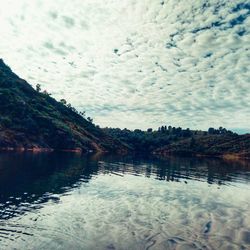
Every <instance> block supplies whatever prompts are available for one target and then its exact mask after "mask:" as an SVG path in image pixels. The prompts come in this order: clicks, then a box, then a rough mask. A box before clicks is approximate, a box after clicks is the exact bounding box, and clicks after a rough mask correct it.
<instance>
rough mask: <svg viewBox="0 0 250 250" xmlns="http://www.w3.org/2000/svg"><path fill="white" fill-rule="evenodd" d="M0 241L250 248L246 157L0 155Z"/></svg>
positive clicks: (6, 245) (49, 245)
mask: <svg viewBox="0 0 250 250" xmlns="http://www.w3.org/2000/svg"><path fill="white" fill-rule="evenodd" d="M0 249H25V250H26V249H46V250H47V249H71V250H74V249H109V250H114V249H129V250H131V249H136V250H137V249H250V164H249V162H223V161H221V160H211V159H210V160H208V159H194V158H171V159H169V160H165V161H163V160H156V159H145V158H144V159H142V158H134V157H117V156H97V155H94V156H81V155H77V154H69V153H67V154H62V153H61V154H59V153H51V154H31V153H23V154H18V153H1V154H0Z"/></svg>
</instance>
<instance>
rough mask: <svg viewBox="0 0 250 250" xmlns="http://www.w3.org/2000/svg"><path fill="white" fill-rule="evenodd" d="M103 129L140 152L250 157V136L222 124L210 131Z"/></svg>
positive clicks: (173, 128)
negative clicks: (227, 128)
mask: <svg viewBox="0 0 250 250" xmlns="http://www.w3.org/2000/svg"><path fill="white" fill-rule="evenodd" d="M104 131H105V132H106V133H108V134H109V135H110V136H112V137H114V138H117V139H119V140H121V141H123V142H125V143H126V144H128V145H129V146H130V147H131V148H133V150H134V151H135V152H137V153H144V154H145V153H146V154H154V155H160V156H167V155H183V156H184V155H185V156H197V155H199V156H213V157H231V158H232V157H240V158H250V135H249V134H246V135H238V134H235V133H233V132H232V131H229V130H226V129H225V128H222V127H220V128H219V129H214V128H209V129H208V131H200V130H191V129H189V128H187V129H182V128H180V127H179V128H175V127H171V126H168V127H167V126H162V127H160V128H159V129H158V130H156V131H154V130H152V129H148V130H147V131H142V130H139V129H136V130H134V131H131V130H128V129H119V128H116V129H114V128H104Z"/></svg>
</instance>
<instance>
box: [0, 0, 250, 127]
mask: <svg viewBox="0 0 250 250" xmlns="http://www.w3.org/2000/svg"><path fill="white" fill-rule="evenodd" d="M249 27H250V4H248V3H247V1H243V0H234V1H228V0H225V1H223V0H210V1H208V0H204V1H203V0H200V1H198V0H180V1H176V0H168V1H167V0H162V1H161V0H159V1H158V0H140V1H135V0H125V1H115V0H106V1H102V0H85V1H82V0H71V1H66V0H56V1H50V0H43V1H40V0H33V1H30V0H21V1H16V0H5V1H2V3H1V9H0V30H1V40H0V56H1V57H2V58H3V59H4V60H5V61H6V62H7V63H8V64H9V65H10V66H11V67H12V68H13V70H15V71H16V72H17V73H18V74H19V75H21V76H22V77H24V78H26V79H27V80H28V81H29V82H30V83H31V84H33V85H35V84H36V83H41V84H42V87H43V88H45V89H47V90H48V91H49V92H51V93H52V94H53V96H54V97H55V98H57V99H60V98H65V99H67V100H68V101H69V102H71V103H72V104H73V105H74V106H76V107H77V108H78V109H79V110H86V111H87V113H88V114H89V115H91V116H92V117H94V120H95V122H97V123H98V124H100V125H101V126H114V127H117V126H119V127H128V128H146V127H157V126H159V125H161V124H163V123H166V124H172V125H175V126H183V127H192V128H201V129H205V128H207V127H208V126H214V127H217V126H220V125H222V126H225V127H228V128H238V129H244V128H250V90H249V83H250V75H249V72H250V68H249V67H250V66H249V65H250V63H249V58H250V50H249V49H250V36H249Z"/></svg>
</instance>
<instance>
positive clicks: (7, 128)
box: [0, 59, 128, 152]
mask: <svg viewBox="0 0 250 250" xmlns="http://www.w3.org/2000/svg"><path fill="white" fill-rule="evenodd" d="M0 148H1V149H10V148H19V149H32V150H34V149H37V150H38V149H56V150H76V149H78V150H79V149H81V150H83V151H89V150H93V151H113V152H126V151H127V150H128V148H127V146H126V145H124V144H123V143H121V142H120V141H119V140H117V139H113V138H112V137H111V136H109V135H107V134H105V133H104V132H103V131H102V130H101V129H100V128H98V127H96V126H95V125H94V124H92V123H91V122H89V121H88V120H86V119H84V118H83V117H82V116H81V115H79V114H78V113H77V112H76V111H75V110H74V109H73V108H71V107H67V106H66V105H64V104H63V103H61V102H57V101H56V100H55V99H53V98H52V97H50V96H49V95H48V94H47V93H46V92H42V93H41V92H38V91H36V90H34V89H33V88H32V87H31V85H29V84H28V83H27V82H26V81H25V80H23V79H21V78H19V77H18V76H17V75H16V74H14V73H13V72H12V71H11V69H10V68H9V67H8V66H7V65H6V64H5V63H4V62H3V60H2V59H0Z"/></svg>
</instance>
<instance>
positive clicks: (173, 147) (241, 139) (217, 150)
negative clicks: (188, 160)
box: [153, 134, 250, 159]
mask: <svg viewBox="0 0 250 250" xmlns="http://www.w3.org/2000/svg"><path fill="white" fill-rule="evenodd" d="M153 153H154V154H156V155H161V156H167V155H185V156H197V155H198V156H212V157H223V158H231V159H233V158H249V159H250V134H246V135H231V136H221V135H207V136H197V137H192V138H188V139H182V140H179V141H177V142H174V143H171V144H169V145H166V146H163V147H160V148H157V149H155V150H154V151H153Z"/></svg>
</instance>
